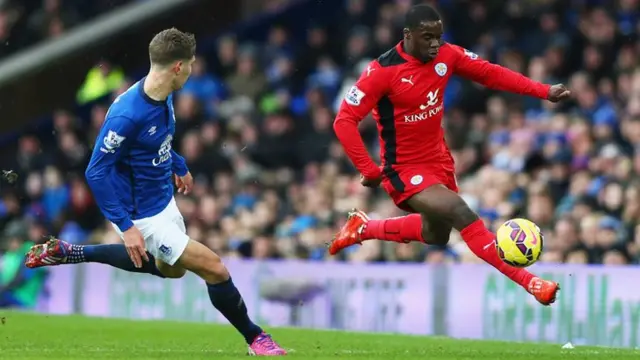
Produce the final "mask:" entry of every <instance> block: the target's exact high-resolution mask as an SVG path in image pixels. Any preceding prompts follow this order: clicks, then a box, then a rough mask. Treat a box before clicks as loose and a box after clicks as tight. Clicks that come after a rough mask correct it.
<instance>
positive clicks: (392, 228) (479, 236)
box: [360, 214, 534, 290]
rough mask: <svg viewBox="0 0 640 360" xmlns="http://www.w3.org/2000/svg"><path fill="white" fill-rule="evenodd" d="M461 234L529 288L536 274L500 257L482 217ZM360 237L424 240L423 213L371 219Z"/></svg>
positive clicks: (481, 254) (479, 252)
mask: <svg viewBox="0 0 640 360" xmlns="http://www.w3.org/2000/svg"><path fill="white" fill-rule="evenodd" d="M460 235H462V239H463V240H464V242H465V243H467V246H469V249H471V251H472V252H473V253H474V254H475V255H476V256H478V257H479V258H481V259H482V260H484V261H485V262H487V263H488V264H489V265H491V266H493V267H494V268H496V269H498V271H500V272H501V273H503V274H504V275H506V276H507V277H508V278H509V279H511V280H513V281H514V282H516V283H517V284H519V285H520V286H522V287H523V288H525V289H527V290H528V287H529V282H531V279H533V278H534V275H533V274H531V273H530V272H528V271H527V270H525V269H521V268H516V267H513V266H509V265H507V264H506V263H505V262H504V261H502V260H500V257H498V252H497V251H496V248H495V245H494V239H495V235H494V234H493V233H492V232H491V231H489V230H487V228H486V227H485V226H484V223H483V222H482V220H480V219H478V220H476V221H474V222H473V223H472V224H471V225H469V226H467V227H466V228H464V229H463V230H462V231H461V232H460ZM360 236H361V239H362V240H370V239H379V240H384V241H393V242H397V243H408V242H411V241H419V242H424V239H423V238H422V218H421V217H420V214H411V215H407V216H401V217H396V218H390V219H385V220H369V222H368V223H367V226H366V227H365V229H364V231H363V232H362V234H361V235H360Z"/></svg>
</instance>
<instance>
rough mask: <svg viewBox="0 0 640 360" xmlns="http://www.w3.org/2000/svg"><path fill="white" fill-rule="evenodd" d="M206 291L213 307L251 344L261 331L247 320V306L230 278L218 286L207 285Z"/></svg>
mask: <svg viewBox="0 0 640 360" xmlns="http://www.w3.org/2000/svg"><path fill="white" fill-rule="evenodd" d="M207 289H208V290H209V299H211V303H212V304H213V306H214V307H215V308H216V309H218V311H220V313H221V314H222V315H224V317H225V318H227V320H229V322H230V323H231V325H233V326H234V327H235V328H236V329H237V330H238V331H239V332H240V333H241V334H242V336H244V339H245V340H246V341H247V344H251V343H252V342H253V340H255V338H256V337H257V336H258V335H260V334H261V333H262V329H261V328H260V327H259V326H258V325H256V324H254V323H253V322H252V321H251V319H249V314H248V313H247V305H245V303H244V300H243V299H242V295H240V292H239V291H238V288H236V286H235V285H234V284H233V281H231V278H229V280H226V281H223V282H221V283H218V284H207Z"/></svg>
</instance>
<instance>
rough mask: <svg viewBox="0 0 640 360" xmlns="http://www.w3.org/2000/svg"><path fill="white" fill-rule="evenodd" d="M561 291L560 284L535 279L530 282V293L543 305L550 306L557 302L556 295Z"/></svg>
mask: <svg viewBox="0 0 640 360" xmlns="http://www.w3.org/2000/svg"><path fill="white" fill-rule="evenodd" d="M559 290H560V284H558V283H557V282H554V281H549V280H543V279H540V278H539V277H534V278H533V279H531V282H529V287H528V291H529V293H530V294H531V295H533V296H534V297H535V298H536V300H538V302H539V303H540V304H542V305H545V306H549V305H551V304H553V303H554V302H555V301H556V295H557V294H558V291H559Z"/></svg>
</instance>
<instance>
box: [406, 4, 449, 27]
mask: <svg viewBox="0 0 640 360" xmlns="http://www.w3.org/2000/svg"><path fill="white" fill-rule="evenodd" d="M440 20H442V17H440V13H438V11H437V10H436V9H434V8H433V7H431V6H429V5H415V6H412V7H411V9H409V11H407V15H406V16H405V20H404V27H406V28H407V29H410V30H413V29H415V28H417V27H418V26H420V24H421V23H424V22H430V21H440Z"/></svg>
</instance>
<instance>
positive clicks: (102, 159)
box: [85, 116, 136, 232]
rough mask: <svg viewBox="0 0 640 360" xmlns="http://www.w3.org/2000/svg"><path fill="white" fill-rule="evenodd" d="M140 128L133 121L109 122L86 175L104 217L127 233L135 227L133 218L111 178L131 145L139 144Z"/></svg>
mask: <svg viewBox="0 0 640 360" xmlns="http://www.w3.org/2000/svg"><path fill="white" fill-rule="evenodd" d="M135 131H136V128H135V125H134V124H133V121H132V120H131V119H128V118H126V117H121V116H118V117H112V118H109V117H107V119H106V120H105V122H104V125H103V126H102V129H100V134H98V137H97V139H96V144H95V145H94V147H93V153H92V154H91V160H90V161H89V165H88V166H87V170H86V171H85V177H86V179H87V183H88V184H89V187H90V188H91V191H92V192H93V195H94V197H95V199H96V203H97V204H98V207H99V208H100V210H101V211H102V213H103V214H104V216H105V217H106V218H107V219H108V220H109V221H111V222H112V223H114V224H116V226H117V227H118V228H119V229H120V230H121V231H122V232H125V231H127V230H128V229H129V228H131V227H132V226H133V222H132V221H131V218H130V217H129V214H128V213H127V211H126V210H125V209H124V207H123V206H122V204H121V203H120V201H119V200H118V198H117V197H116V196H114V194H115V193H116V191H115V190H114V188H113V185H112V184H111V181H110V179H109V178H110V176H111V174H112V172H113V170H114V168H115V165H116V163H117V161H118V160H119V159H120V158H121V157H122V156H123V155H124V154H125V153H126V152H127V148H128V146H129V143H130V142H131V141H133V140H135V137H136V133H135Z"/></svg>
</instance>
